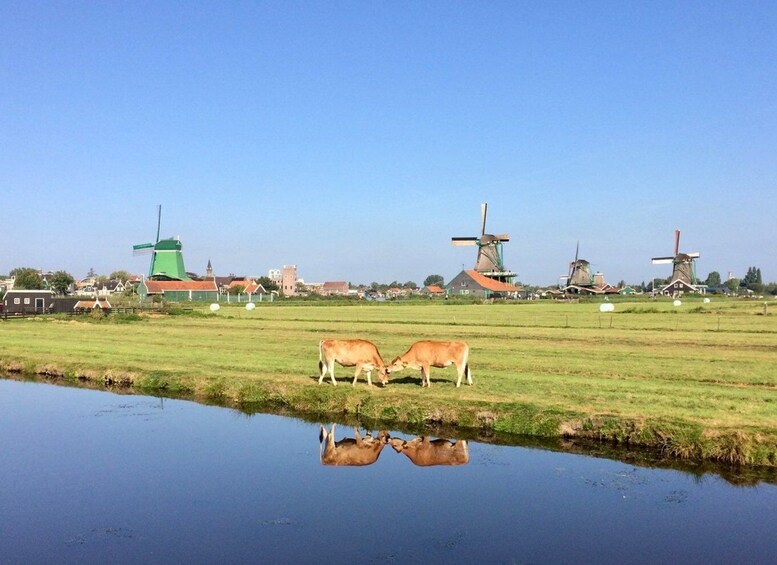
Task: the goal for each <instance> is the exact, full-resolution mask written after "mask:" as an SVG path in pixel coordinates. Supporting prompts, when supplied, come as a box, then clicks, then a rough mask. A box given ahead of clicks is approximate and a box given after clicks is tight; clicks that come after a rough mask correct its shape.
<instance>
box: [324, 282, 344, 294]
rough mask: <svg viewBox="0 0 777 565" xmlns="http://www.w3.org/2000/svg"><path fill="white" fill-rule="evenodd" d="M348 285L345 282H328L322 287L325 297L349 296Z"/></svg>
mask: <svg viewBox="0 0 777 565" xmlns="http://www.w3.org/2000/svg"><path fill="white" fill-rule="evenodd" d="M348 291H349V288H348V283H347V282H345V281H327V282H325V283H324V284H323V286H322V287H321V294H323V295H324V296H348Z"/></svg>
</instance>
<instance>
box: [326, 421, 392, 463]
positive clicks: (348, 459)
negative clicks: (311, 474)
mask: <svg viewBox="0 0 777 565" xmlns="http://www.w3.org/2000/svg"><path fill="white" fill-rule="evenodd" d="M353 432H354V437H344V438H343V439H341V440H340V441H335V424H332V428H331V430H330V431H327V430H326V428H325V427H324V426H323V425H322V426H321V431H320V432H319V434H318V441H319V443H320V444H321V464H322V465H336V466H341V465H342V466H352V467H360V466H362V465H372V464H373V463H375V461H377V460H378V457H380V452H381V451H383V448H384V447H386V444H387V443H388V441H389V435H388V432H387V431H386V430H381V431H380V432H378V437H372V432H367V434H366V435H365V436H364V437H362V435H361V434H360V433H359V428H354V429H353Z"/></svg>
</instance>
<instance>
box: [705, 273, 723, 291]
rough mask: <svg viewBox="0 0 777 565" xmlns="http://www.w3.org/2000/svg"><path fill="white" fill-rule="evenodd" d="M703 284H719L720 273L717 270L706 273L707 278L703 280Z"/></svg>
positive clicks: (711, 285) (715, 285) (714, 285)
mask: <svg viewBox="0 0 777 565" xmlns="http://www.w3.org/2000/svg"><path fill="white" fill-rule="evenodd" d="M704 284H706V285H707V286H709V287H713V288H714V287H718V286H720V284H721V280H720V273H719V272H717V271H712V272H711V273H710V274H709V275H707V280H706V281H704Z"/></svg>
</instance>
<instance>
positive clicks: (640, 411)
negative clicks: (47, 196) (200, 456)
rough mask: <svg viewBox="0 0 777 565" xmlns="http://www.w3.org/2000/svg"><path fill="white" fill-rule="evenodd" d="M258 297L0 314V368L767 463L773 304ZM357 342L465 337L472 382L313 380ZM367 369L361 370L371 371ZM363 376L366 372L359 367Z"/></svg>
mask: <svg viewBox="0 0 777 565" xmlns="http://www.w3.org/2000/svg"><path fill="white" fill-rule="evenodd" d="M768 308H769V310H770V311H769V312H768V313H767V312H766V309H765V305H764V302H763V301H735V300H731V301H726V300H723V299H720V300H717V299H713V301H712V302H711V303H710V304H703V303H702V302H701V299H699V298H696V299H686V300H684V303H683V305H682V306H681V307H680V308H675V307H673V306H672V304H671V301H669V300H662V301H656V302H648V301H644V302H636V301H635V302H618V303H616V310H615V312H614V313H607V314H602V313H600V312H599V311H598V304H596V303H575V304H570V303H548V302H542V303H515V304H499V303H497V304H457V303H454V302H453V301H450V302H444V301H437V302H430V303H426V302H424V303H411V304H402V303H384V304H373V303H369V304H348V305H341V304H338V305H329V304H327V303H325V302H321V303H279V302H276V303H274V304H260V305H259V306H258V307H257V309H256V310H254V311H253V312H248V311H246V310H245V309H243V308H242V307H239V306H232V307H222V309H221V310H220V311H219V312H218V313H216V314H211V313H208V312H207V310H206V308H205V307H202V309H201V310H200V311H196V312H195V313H194V314H188V315H165V316H156V317H141V318H140V319H135V318H136V317H132V316H121V315H112V316H110V317H108V318H107V319H105V320H102V321H94V320H91V319H86V318H83V319H44V318H39V319H26V320H8V321H0V370H2V369H5V370H6V371H16V372H18V371H21V372H37V373H48V374H51V375H56V376H62V377H64V378H71V379H73V378H79V377H80V378H82V379H91V380H95V381H103V380H105V379H107V380H108V381H112V382H122V381H123V382H130V381H131V382H132V383H133V384H132V386H133V388H134V389H136V390H138V391H142V392H145V393H153V392H155V391H159V390H168V391H182V392H189V393H191V394H192V395H193V396H194V397H196V398H199V399H201V400H217V401H222V402H224V403H226V404H231V405H243V406H245V405H249V404H254V403H256V404H258V405H274V406H282V407H286V408H289V409H291V410H296V411H299V412H304V413H308V414H320V415H322V416H323V415H327V416H331V417H335V416H338V415H344V414H346V415H357V416H359V417H360V418H363V419H365V421H371V422H383V423H388V424H390V423H395V424H402V423H410V424H424V423H440V424H445V425H453V426H458V427H460V428H491V429H494V430H496V431H500V432H508V433H516V434H528V435H536V436H547V437H552V436H559V435H568V436H576V437H591V438H599V439H608V440H615V441H618V442H626V443H629V444H632V445H644V446H648V447H653V448H658V449H660V450H662V451H663V452H664V453H665V454H669V455H673V456H676V457H680V458H691V459H710V460H718V461H726V462H733V463H745V464H756V465H768V466H777V303H774V302H772V303H770V304H769V305H768ZM324 337H335V338H348V337H361V338H365V339H369V340H371V341H373V342H374V343H375V344H376V345H377V346H378V348H379V349H380V351H381V353H382V354H383V357H384V359H385V360H386V361H387V362H388V361H390V359H391V358H393V357H394V356H396V355H399V354H401V353H402V352H404V350H405V349H407V347H408V346H409V345H410V344H411V343H412V342H414V341H416V340H418V339H464V340H466V341H468V342H469V344H470V348H471V353H470V366H471V369H472V376H473V379H474V383H475V384H474V386H472V387H466V386H462V388H460V389H456V388H455V386H454V383H455V371H454V369H445V370H443V369H433V370H432V387H431V388H429V389H422V388H421V387H420V376H419V375H418V374H416V372H408V371H405V372H401V373H395V374H393V375H392V376H391V380H392V382H391V383H390V384H389V386H388V387H386V388H381V387H379V386H375V387H372V388H371V389H369V388H368V387H367V386H366V382H365V381H364V380H363V378H362V379H361V380H360V381H359V383H358V384H357V386H356V387H355V388H354V387H351V386H350V381H351V378H352V376H353V372H352V369H345V368H341V367H339V366H338V367H337V369H336V375H337V376H338V377H339V383H340V385H341V386H337V387H333V386H331V384H328V381H325V383H326V384H324V385H322V386H318V385H317V380H318V341H319V340H320V339H321V338H324ZM373 377H375V375H373ZM374 380H375V381H376V380H377V379H375V378H374Z"/></svg>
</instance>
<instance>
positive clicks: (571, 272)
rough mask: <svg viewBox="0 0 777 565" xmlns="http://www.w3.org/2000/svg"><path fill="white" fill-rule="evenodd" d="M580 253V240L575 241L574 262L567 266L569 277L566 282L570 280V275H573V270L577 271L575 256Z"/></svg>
mask: <svg viewBox="0 0 777 565" xmlns="http://www.w3.org/2000/svg"><path fill="white" fill-rule="evenodd" d="M579 251H580V240H579V239H578V240H577V247H575V262H574V263H572V264H571V265H569V277H568V280H570V281H571V280H572V275H574V274H575V269H577V256H578V252H579Z"/></svg>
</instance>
